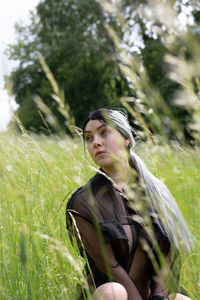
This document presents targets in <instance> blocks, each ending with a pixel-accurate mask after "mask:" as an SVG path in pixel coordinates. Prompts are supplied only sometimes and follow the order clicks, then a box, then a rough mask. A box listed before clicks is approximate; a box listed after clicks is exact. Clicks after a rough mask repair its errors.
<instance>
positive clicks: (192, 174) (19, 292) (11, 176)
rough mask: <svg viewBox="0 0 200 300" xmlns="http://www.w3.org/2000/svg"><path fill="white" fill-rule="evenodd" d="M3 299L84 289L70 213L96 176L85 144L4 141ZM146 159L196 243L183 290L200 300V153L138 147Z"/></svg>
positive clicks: (67, 294) (185, 260)
mask: <svg viewBox="0 0 200 300" xmlns="http://www.w3.org/2000/svg"><path fill="white" fill-rule="evenodd" d="M0 141H1V142H0V143H1V145H0V168H1V174H0V177H1V180H0V239H1V244H0V299H2V300H8V299H15V300H17V299H20V300H23V299H24V300H25V299H30V300H33V299H34V300H35V299H39V300H40V299H41V300H44V299H48V300H51V299H56V300H58V299H63V300H64V299H67V300H68V299H69V300H70V299H71V300H74V299H77V287H78V286H79V285H80V284H81V285H85V275H84V272H83V267H84V264H85V262H84V261H83V259H81V258H80V255H79V253H78V250H77V248H76V247H73V248H72V246H71V243H70V240H69V237H68V234H67V231H66V228H65V206H66V202H67V199H68V198H69V196H70V195H71V193H72V192H73V191H75V190H76V189H77V188H78V187H79V186H80V185H83V184H84V183H85V182H86V181H87V180H88V179H89V178H90V177H91V176H92V175H93V174H94V171H93V170H92V169H90V166H91V161H85V158H84V150H83V146H82V145H81V143H80V141H79V140H75V139H74V140H73V141H72V140H71V139H69V138H67V137H65V138H62V139H61V138H58V137H56V136H54V137H51V138H47V137H45V136H32V137H30V136H28V135H27V134H26V133H25V132H23V135H18V136H14V135H12V134H11V133H8V134H1V136H0ZM136 152H137V153H138V154H139V155H141V157H142V158H143V159H145V161H146V163H147V164H148V165H149V166H150V168H151V170H152V171H153V173H154V174H155V175H156V176H158V177H160V178H161V179H162V180H163V181H164V182H165V183H166V184H167V185H168V187H169V189H170V190H171V192H172V193H173V195H174V196H175V198H176V200H177V202H178V204H179V206H180V208H181V211H182V212H183V215H184V217H185V218H186V220H187V222H188V225H189V227H190V229H191V231H192V233H193V234H194V235H195V237H196V239H197V241H196V244H195V249H194V250H193V251H192V253H191V254H190V255H187V256H184V255H182V271H181V286H182V287H184V288H185V289H186V290H187V291H188V293H189V295H190V296H191V298H192V299H193V300H198V299H199V297H200V291H199V264H200V242H199V241H200V235H199V232H200V226H199V217H200V213H199V212H200V202H199V193H200V186H199V180H200V175H199V168H200V155H199V150H198V149H196V150H194V149H193V150H191V149H188V148H180V147H176V146H175V147H174V149H171V148H169V147H168V146H165V147H160V146H154V147H149V145H143V144H140V145H138V146H137V149H136Z"/></svg>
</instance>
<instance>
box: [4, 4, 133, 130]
mask: <svg viewBox="0 0 200 300" xmlns="http://www.w3.org/2000/svg"><path fill="white" fill-rule="evenodd" d="M105 22H107V23H109V24H111V25H112V26H113V27H114V28H115V30H117V31H118V33H119V34H120V28H119V27H118V26H117V23H116V22H115V21H114V20H112V18H110V17H109V16H108V15H107V14H105V13H104V12H103V10H102V8H101V7H100V5H99V4H98V3H97V2H96V1H95V0H44V1H41V2H40V3H39V4H38V6H37V8H36V13H35V14H33V13H32V16H31V24H30V25H29V26H28V27H27V26H22V25H19V24H18V25H16V31H17V34H18V40H17V43H16V44H15V45H11V46H10V48H9V55H10V58H12V59H17V60H19V61H20V64H19V66H18V68H17V69H16V70H15V71H14V72H12V74H11V77H10V79H11V80H12V81H13V91H14V94H15V95H16V101H17V103H18V104H20V108H19V117H20V119H21V121H22V123H23V125H24V126H25V127H26V128H27V129H29V130H36V131H46V128H45V124H44V122H43V120H42V118H41V116H40V114H39V113H38V108H37V105H36V104H35V102H34V100H33V98H34V96H35V95H39V96H40V97H41V98H42V99H43V101H44V103H45V104H46V105H47V106H48V107H49V108H50V109H51V111H52V113H53V114H54V115H55V116H56V117H57V119H58V120H59V122H60V124H63V126H64V119H63V116H62V114H60V113H59V112H58V109H57V108H58V107H57V103H56V102H55V101H53V100H52V97H51V96H50V95H51V93H52V88H51V85H50V82H49V81H48V80H47V78H46V77H45V74H44V71H43V70H42V68H41V65H40V63H39V61H38V53H41V54H42V55H43V57H44V58H45V61H46V63H47V65H48V66H49V68H50V70H51V72H52V73H53V75H54V77H55V79H56V81H57V82H58V85H59V87H60V89H61V90H63V91H64V94H65V97H66V101H67V102H68V104H69V106H70V109H71V112H72V113H73V115H74V116H75V118H76V123H77V125H79V126H80V125H81V123H82V121H83V120H84V118H85V117H86V115H87V114H88V112H89V111H91V110H94V109H96V108H99V107H103V106H107V107H108V106H109V107H116V106H119V105H120V102H119V97H120V96H121V95H125V94H126V93H127V92H126V89H125V86H126V81H125V80H124V78H123V76H122V74H121V73H120V70H119V68H118V66H117V65H116V64H115V61H114V57H115V47H114V44H113V42H112V39H111V38H110V37H109V35H108V33H107V30H106V28H105V26H104V24H105ZM44 117H45V116H44Z"/></svg>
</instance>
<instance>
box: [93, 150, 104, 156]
mask: <svg viewBox="0 0 200 300" xmlns="http://www.w3.org/2000/svg"><path fill="white" fill-rule="evenodd" d="M105 153H106V152H105V151H97V153H96V155H95V156H99V155H102V154H105Z"/></svg>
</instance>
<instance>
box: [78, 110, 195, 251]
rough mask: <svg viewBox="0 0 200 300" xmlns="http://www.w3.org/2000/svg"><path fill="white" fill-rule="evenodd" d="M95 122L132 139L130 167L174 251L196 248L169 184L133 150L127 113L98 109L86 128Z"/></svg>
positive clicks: (132, 142)
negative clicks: (135, 174) (150, 168)
mask: <svg viewBox="0 0 200 300" xmlns="http://www.w3.org/2000/svg"><path fill="white" fill-rule="evenodd" d="M95 119H99V120H101V121H103V122H105V123H109V122H111V123H113V125H114V126H115V127H116V129H117V130H118V131H119V132H120V133H121V134H122V135H123V136H124V137H126V138H128V139H129V140H130V143H129V146H128V150H129V152H130V165H131V166H132V167H134V168H135V170H136V171H137V173H138V175H139V177H140V178H142V180H143V181H144V183H145V192H146V195H147V197H148V198H149V199H150V208H151V211H152V213H155V214H158V215H159V218H158V219H157V224H158V226H159V227H160V228H161V230H162V231H163V232H164V233H165V234H166V235H167V237H168V239H169V240H170V241H171V242H172V243H173V245H174V246H175V248H177V249H179V250H180V249H185V250H186V251H188V252H189V251H190V250H191V248H193V240H194V237H193V235H192V234H191V232H190V230H189V229H188V227H187V224H186V222H185V220H184V218H183V215H182V213H181V212H180V209H179V207H178V205H177V203H176V201H175V199H174V197H173V196H172V195H171V193H170V192H169V190H168V188H167V187H166V185H165V184H164V183H163V182H162V181H161V180H159V179H158V178H156V177H155V176H154V175H153V174H152V173H151V172H150V171H149V170H148V168H147V167H146V165H145V163H144V162H143V161H142V159H141V158H140V157H139V156H138V155H137V154H135V153H134V152H133V151H132V148H133V147H134V146H135V140H134V137H133V134H132V129H131V126H130V124H129V121H128V117H127V114H126V112H125V110H111V109H100V110H97V111H95V112H93V113H91V114H90V115H89V117H88V119H87V120H86V122H85V124H84V128H85V126H86V124H87V122H88V121H89V120H95ZM84 128H83V130H84ZM163 227H164V228H163Z"/></svg>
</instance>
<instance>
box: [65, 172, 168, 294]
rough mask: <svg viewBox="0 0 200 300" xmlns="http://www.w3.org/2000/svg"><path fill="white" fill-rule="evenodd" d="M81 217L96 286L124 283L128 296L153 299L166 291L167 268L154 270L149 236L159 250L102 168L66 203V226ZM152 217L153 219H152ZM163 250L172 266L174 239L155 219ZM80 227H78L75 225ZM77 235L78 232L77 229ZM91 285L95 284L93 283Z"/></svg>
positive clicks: (84, 242)
mask: <svg viewBox="0 0 200 300" xmlns="http://www.w3.org/2000/svg"><path fill="white" fill-rule="evenodd" d="M71 214H72V215H73V218H74V220H75V222H76V226H77V228H78V230H79V233H80V236H81V239H82V243H83V245H84V248H85V251H86V253H87V256H88V261H89V264H90V267H91V271H92V274H88V281H89V284H91V283H90V282H91V280H89V278H91V276H93V278H94V282H95V285H96V287H98V286H100V285H101V284H103V283H106V282H109V281H115V282H118V283H120V284H122V285H123V286H124V287H125V288H126V290H127V292H128V300H133V299H134V300H141V299H148V298H149V297H150V295H160V296H164V297H167V295H168V288H167V284H166V280H165V279H164V276H163V274H162V270H161V269H160V270H157V271H155V268H154V267H153V264H152V262H151V260H150V258H149V255H148V251H147V249H144V241H146V244H147V245H148V246H149V249H151V250H152V253H155V251H154V249H153V246H152V243H151V241H150V238H149V236H148V233H147V230H146V229H145V227H144V226H143V225H142V224H141V223H139V222H138V221H136V220H135V219H134V216H136V215H137V214H138V213H137V214H136V211H135V210H134V206H133V205H131V206H130V201H129V200H127V198H126V197H125V196H124V195H122V193H121V192H120V191H119V190H117V189H116V188H115V187H114V186H113V185H112V183H111V182H110V181H109V180H108V179H107V178H106V177H105V176H104V175H103V174H100V173H97V174H96V175H95V176H94V177H92V178H91V179H90V181H89V182H88V183H87V184H86V185H85V186H83V187H81V188H79V189H78V190H77V191H76V192H75V193H74V194H73V195H72V197H71V198H70V199H69V201H68V204H67V214H66V215H67V228H68V229H69V231H71V232H72V231H73V230H74V226H73V222H72V220H71V216H70V215H71ZM152 222H153V221H152ZM153 228H154V232H155V236H156V238H157V240H158V244H159V246H160V249H161V252H162V253H163V255H164V258H165V260H166V262H167V264H168V266H169V268H171V255H170V244H169V241H168V239H167V237H166V236H165V235H164V234H163V232H162V231H161V230H160V229H159V227H158V226H157V225H156V223H154V222H153ZM75 231H76V230H75ZM76 237H77V239H78V235H77V233H76ZM91 289H92V287H91Z"/></svg>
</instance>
